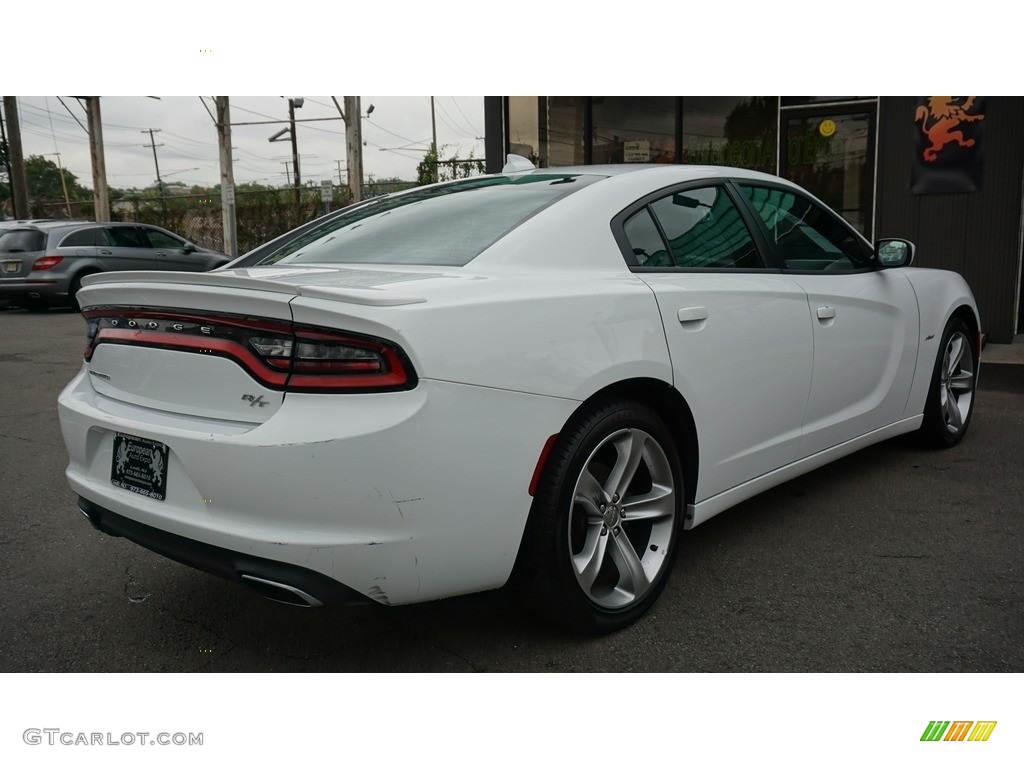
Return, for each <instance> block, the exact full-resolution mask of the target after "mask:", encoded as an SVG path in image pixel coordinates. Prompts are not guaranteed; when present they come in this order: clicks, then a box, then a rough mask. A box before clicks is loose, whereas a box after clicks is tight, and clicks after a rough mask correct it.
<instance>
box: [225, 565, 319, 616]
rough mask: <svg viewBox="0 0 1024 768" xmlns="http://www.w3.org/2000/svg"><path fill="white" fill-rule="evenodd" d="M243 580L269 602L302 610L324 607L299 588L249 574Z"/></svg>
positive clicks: (242, 575) (244, 575)
mask: <svg viewBox="0 0 1024 768" xmlns="http://www.w3.org/2000/svg"><path fill="white" fill-rule="evenodd" d="M241 578H242V581H243V583H245V585H246V586H247V587H249V588H250V589H253V590H255V591H256V592H258V593H259V594H260V595H262V596H263V597H265V598H267V599H268V600H274V601H275V602H278V603H286V604H287V605H296V606H298V607H300V608H320V607H321V606H322V605H323V603H322V602H320V601H319V600H317V599H316V598H315V597H313V596H312V595H311V594H309V593H308V592H303V591H302V590H301V589H299V588H298V587H293V586H291V585H290V584H282V583H281V582H279V581H271V580H270V579H263V578H260V577H259V576H252V575H251V574H248V573H243V574H241Z"/></svg>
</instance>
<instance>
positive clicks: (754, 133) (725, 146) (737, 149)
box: [683, 96, 779, 173]
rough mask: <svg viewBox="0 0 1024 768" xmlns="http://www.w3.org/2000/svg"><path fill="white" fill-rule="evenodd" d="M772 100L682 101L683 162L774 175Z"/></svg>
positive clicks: (774, 101) (776, 104) (709, 98)
mask: <svg viewBox="0 0 1024 768" xmlns="http://www.w3.org/2000/svg"><path fill="white" fill-rule="evenodd" d="M778 109H779V100H778V97H776V96H685V97H683V162H684V163H688V164H691V165H731V166H737V167H740V168H751V169H753V170H757V171H765V172H767V173H775V160H776V157H775V145H776V141H777V133H778Z"/></svg>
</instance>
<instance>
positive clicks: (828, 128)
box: [818, 120, 836, 139]
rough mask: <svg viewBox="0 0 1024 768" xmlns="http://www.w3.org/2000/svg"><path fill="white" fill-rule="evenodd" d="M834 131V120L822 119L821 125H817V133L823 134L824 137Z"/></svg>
mask: <svg viewBox="0 0 1024 768" xmlns="http://www.w3.org/2000/svg"><path fill="white" fill-rule="evenodd" d="M835 132H836V123H835V120H822V121H821V125H819V126H818V133H820V134H821V135H822V136H824V137H825V138H826V139H827V138H828V137H829V136H831V135H832V134H833V133H835Z"/></svg>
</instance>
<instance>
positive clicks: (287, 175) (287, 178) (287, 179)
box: [281, 160, 292, 187]
mask: <svg viewBox="0 0 1024 768" xmlns="http://www.w3.org/2000/svg"><path fill="white" fill-rule="evenodd" d="M281 165H283V166H284V178H285V183H286V184H287V186H289V187H290V186H291V185H292V174H291V172H290V171H289V170H288V168H289V165H288V161H287V160H282V161H281Z"/></svg>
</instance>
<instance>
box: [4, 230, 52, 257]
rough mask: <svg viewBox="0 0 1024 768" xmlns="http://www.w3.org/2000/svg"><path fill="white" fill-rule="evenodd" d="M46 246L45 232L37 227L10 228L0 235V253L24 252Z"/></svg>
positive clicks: (39, 249)
mask: <svg viewBox="0 0 1024 768" xmlns="http://www.w3.org/2000/svg"><path fill="white" fill-rule="evenodd" d="M45 248H46V234H45V233H43V232H40V231H39V230H38V229H10V230H8V231H6V232H4V233H3V234H2V235H0V253H26V252H32V251H42V250H44V249H45Z"/></svg>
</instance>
